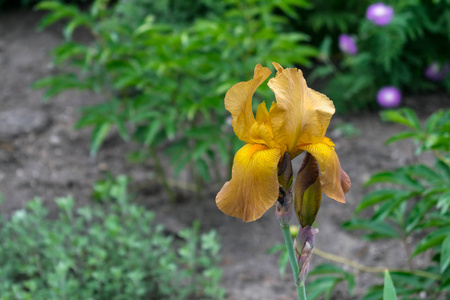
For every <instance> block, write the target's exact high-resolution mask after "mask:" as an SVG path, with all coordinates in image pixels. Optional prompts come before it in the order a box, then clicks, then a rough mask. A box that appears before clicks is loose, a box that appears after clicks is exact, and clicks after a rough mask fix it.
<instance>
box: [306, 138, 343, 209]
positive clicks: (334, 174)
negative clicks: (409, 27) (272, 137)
mask: <svg viewBox="0 0 450 300" xmlns="http://www.w3.org/2000/svg"><path fill="white" fill-rule="evenodd" d="M298 149H300V150H304V151H307V152H309V153H310V154H311V155H312V156H314V158H315V159H316V160H317V162H318V163H319V168H320V176H319V177H320V183H321V185H322V191H323V192H324V193H325V195H327V196H328V197H330V198H332V199H334V200H336V201H338V202H342V203H345V194H346V193H347V192H348V190H349V189H350V185H351V183H350V178H349V177H348V175H347V173H345V172H344V170H342V168H341V164H340V162H339V158H338V156H337V154H336V151H334V143H333V142H332V141H331V140H330V139H329V138H327V137H324V138H323V140H322V141H321V142H320V143H316V144H306V145H300V146H298Z"/></svg>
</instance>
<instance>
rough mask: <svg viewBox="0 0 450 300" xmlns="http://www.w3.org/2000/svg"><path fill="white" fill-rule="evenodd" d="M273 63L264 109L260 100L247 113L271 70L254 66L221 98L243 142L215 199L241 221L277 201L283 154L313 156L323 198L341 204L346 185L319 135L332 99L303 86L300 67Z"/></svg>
mask: <svg viewBox="0 0 450 300" xmlns="http://www.w3.org/2000/svg"><path fill="white" fill-rule="evenodd" d="M273 65H274V67H275V69H276V70H277V74H276V77H275V78H271V79H270V80H269V83H268V86H269V87H270V89H272V91H273V92H274V93H275V98H276V102H273V103H272V105H271V107H270V110H269V111H268V110H267V107H266V105H265V103H264V102H263V103H261V104H260V105H259V106H258V109H257V112H256V118H255V116H254V115H253V110H252V98H253V94H254V93H255V91H256V89H257V88H258V86H260V85H261V84H262V83H263V82H264V81H265V80H266V79H267V78H268V77H269V75H270V74H271V71H270V70H269V69H268V68H265V67H262V66H261V65H259V64H258V65H257V66H256V67H255V71H254V75H253V79H251V80H249V81H246V82H240V83H237V84H235V85H234V86H233V87H231V89H230V90H229V91H228V92H227V94H226V96H225V108H226V109H227V110H228V111H229V112H230V113H231V116H232V123H231V124H232V126H233V129H234V132H235V134H236V135H237V137H238V138H239V139H240V140H242V141H244V142H245V143H246V144H245V145H244V146H243V147H242V148H241V149H240V150H239V151H238V152H237V153H236V155H235V157H234V161H233V169H232V178H231V180H230V181H228V182H226V183H225V185H224V186H223V187H222V189H221V190H220V191H219V193H218V194H217V196H216V203H217V206H218V207H219V209H220V210H222V211H223V212H224V213H225V214H227V215H230V216H233V217H237V218H240V219H242V220H243V221H245V222H251V221H254V220H257V219H259V218H260V217H261V216H262V215H263V214H264V213H265V212H266V211H267V210H268V209H269V208H270V207H271V206H273V205H274V204H275V201H277V199H278V193H279V182H278V164H279V162H280V160H281V159H282V158H283V155H284V153H285V152H288V153H289V155H290V158H291V159H294V158H295V157H296V156H297V155H299V154H300V153H302V152H303V151H307V152H309V153H310V154H311V155H312V156H313V157H314V158H315V159H316V160H317V162H318V164H319V168H320V175H319V177H320V184H321V188H322V191H323V192H324V193H325V194H326V195H327V196H328V197H330V198H332V199H335V200H337V201H339V202H343V203H344V202H345V196H344V195H345V193H346V192H347V191H348V189H349V188H350V179H349V177H348V175H347V174H346V173H345V172H344V171H343V170H342V169H341V166H340V163H339V158H338V156H337V154H336V152H335V150H334V144H333V142H332V141H331V140H330V139H329V138H327V137H325V132H326V130H327V128H328V125H329V123H330V119H331V116H332V115H333V114H334V112H335V108H334V104H333V102H332V101H331V100H330V99H328V97H326V96H325V95H323V94H321V93H319V92H316V91H314V90H312V89H310V88H308V87H307V85H306V81H305V79H304V78H303V74H302V72H301V71H300V70H298V69H294V68H289V69H283V68H282V67H281V66H280V65H279V64H277V63H273Z"/></svg>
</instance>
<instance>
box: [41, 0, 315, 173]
mask: <svg viewBox="0 0 450 300" xmlns="http://www.w3.org/2000/svg"><path fill="white" fill-rule="evenodd" d="M187 3H188V2H186V1H150V0H130V1H124V0H122V1H117V3H116V4H114V5H113V4H110V5H108V1H102V0H97V1H94V3H93V4H92V6H91V8H90V10H88V11H82V10H80V9H79V8H77V7H76V6H71V5H65V4H61V3H58V2H54V1H44V2H41V3H39V4H38V5H37V9H39V10H47V11H49V12H50V13H49V14H48V15H47V16H46V17H45V18H44V19H43V20H42V21H41V24H40V26H39V28H40V29H42V28H44V27H46V26H49V25H51V24H53V23H55V22H56V21H59V20H61V19H64V20H66V22H67V23H66V26H65V27H64V30H63V33H64V36H65V38H66V42H64V43H63V44H61V45H60V46H58V47H56V48H55V49H54V51H53V57H54V63H55V64H56V65H57V66H58V67H59V68H60V69H61V70H62V72H61V73H60V74H59V75H56V76H51V77H47V78H44V79H41V80H39V81H38V82H36V83H35V84H34V87H36V88H43V89H46V91H45V94H44V99H46V100H47V99H49V98H51V97H53V96H55V95H56V94H58V93H60V92H63V91H65V90H68V89H79V90H90V91H95V92H98V93H101V94H102V96H103V99H104V101H103V102H102V103H100V104H98V105H94V106H90V107H86V108H84V109H83V110H82V116H81V118H80V119H79V120H78V123H77V127H79V128H81V127H91V128H93V131H92V143H91V155H95V154H96V153H97V151H98V150H99V148H100V147H101V144H102V142H103V141H104V139H105V138H106V136H107V135H108V133H109V132H110V131H111V130H112V129H114V128H115V129H116V130H117V132H118V133H119V134H120V136H121V137H122V138H123V139H124V140H134V141H137V142H138V143H140V144H142V145H144V146H145V148H144V147H143V150H142V152H143V153H141V154H138V155H134V157H135V158H137V157H140V158H143V159H146V158H148V157H149V156H151V155H150V154H149V153H151V151H149V150H148V149H153V150H157V149H162V148H164V153H165V154H167V155H168V156H169V157H170V160H171V164H172V167H173V168H174V170H176V171H180V170H182V169H184V168H185V167H186V166H187V165H191V166H192V168H191V169H193V170H195V173H194V175H195V177H199V176H200V179H201V180H209V179H210V178H211V175H212V174H220V173H221V172H219V171H218V170H217V168H218V167H219V166H218V163H217V161H218V160H221V161H222V162H223V163H225V164H229V162H230V154H232V153H233V152H234V150H235V148H236V145H238V141H237V140H236V138H235V137H233V135H231V134H229V132H230V131H231V127H230V126H229V124H228V123H227V121H226V118H227V117H228V116H229V114H228V113H227V112H226V111H225V110H224V107H223V98H224V94H225V92H226V90H228V89H229V88H230V87H231V86H232V85H233V84H235V83H237V82H239V81H241V80H248V79H250V78H251V76H252V70H253V68H254V67H255V65H256V64H257V63H261V64H263V65H266V66H269V65H271V62H272V61H277V62H279V63H281V64H282V65H286V66H289V65H292V64H303V65H308V64H309V63H310V60H309V59H310V58H311V57H314V56H315V55H316V54H317V51H316V49H315V48H314V47H311V46H309V45H306V44H305V41H307V40H308V36H307V35H305V34H303V33H300V32H289V31H287V30H286V26H285V25H286V23H287V18H286V17H284V16H283V15H279V14H277V13H275V11H280V10H281V11H283V12H284V13H285V14H287V15H289V16H290V17H296V10H295V9H296V8H298V7H302V6H305V5H306V4H307V3H306V2H302V1H292V0H283V1H259V0H246V1H235V0H227V1H220V2H217V1H211V0H202V1H196V2H194V3H191V2H189V4H187ZM79 28H84V30H86V31H88V32H90V33H91V35H92V37H93V40H92V42H91V43H81V42H77V41H76V39H75V38H74V36H73V34H74V32H75V31H76V30H77V29H79ZM268 91H269V89H268V88H267V87H266V89H265V90H264V91H263V92H262V94H263V95H265V94H267V92H268ZM153 159H154V160H158V159H157V158H155V157H153ZM195 177H194V178H195Z"/></svg>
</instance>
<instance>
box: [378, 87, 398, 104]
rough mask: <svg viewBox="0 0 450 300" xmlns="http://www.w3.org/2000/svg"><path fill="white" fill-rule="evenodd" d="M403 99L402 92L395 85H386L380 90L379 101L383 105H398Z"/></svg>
mask: <svg viewBox="0 0 450 300" xmlns="http://www.w3.org/2000/svg"><path fill="white" fill-rule="evenodd" d="M401 101H402V93H401V92H400V90H399V89H398V88H396V87H394V86H385V87H383V88H382V89H380V90H379V91H378V94H377V102H378V104H379V105H380V106H382V107H386V108H391V107H397V106H399V105H400V102H401Z"/></svg>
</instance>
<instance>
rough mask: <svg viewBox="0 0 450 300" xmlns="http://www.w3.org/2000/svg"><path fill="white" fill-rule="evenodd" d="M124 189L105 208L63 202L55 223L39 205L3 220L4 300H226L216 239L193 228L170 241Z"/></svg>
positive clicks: (109, 192) (0, 265)
mask: <svg viewBox="0 0 450 300" xmlns="http://www.w3.org/2000/svg"><path fill="white" fill-rule="evenodd" d="M126 181H127V179H126V178H125V177H118V178H117V179H116V180H115V183H113V184H112V186H111V188H110V189H103V190H102V191H99V190H98V189H97V194H98V195H99V196H100V197H101V198H106V197H109V200H110V201H109V202H108V203H107V204H103V205H94V206H92V207H91V206H85V207H80V208H74V206H75V204H74V201H73V199H72V198H70V197H66V198H58V199H56V200H55V202H56V204H57V206H58V214H57V216H56V217H55V218H51V219H50V218H48V212H47V210H46V208H45V207H44V206H43V204H42V201H40V200H39V199H34V200H33V201H31V202H29V203H28V205H27V208H26V209H22V210H18V211H16V212H15V213H14V214H13V215H12V217H11V219H10V220H8V219H6V218H4V217H2V218H1V220H0V223H1V229H0V239H1V240H2V244H1V249H0V274H1V275H0V277H1V280H0V299H5V300H6V299H8V300H9V299H36V300H39V299H46V300H47V299H108V300H110V299H194V298H195V299H223V298H224V291H223V290H222V289H221V288H220V287H219V281H220V277H221V274H222V271H221V270H220V269H219V268H218V267H217V263H218V260H219V257H218V252H219V248H220V246H219V244H218V241H217V239H218V237H217V234H216V233H215V232H214V231H211V232H209V233H205V234H201V233H200V230H199V229H200V228H199V227H200V225H199V223H194V225H193V227H192V228H186V229H184V230H182V231H181V232H179V233H178V235H177V236H176V239H175V238H174V237H172V236H168V235H167V234H165V233H164V229H163V227H162V226H161V225H159V224H156V223H155V220H154V219H155V215H154V213H152V212H150V211H147V210H146V209H145V208H143V207H141V206H138V205H135V204H132V203H130V202H129V201H128V200H127V198H128V197H127V196H126ZM97 187H98V186H97Z"/></svg>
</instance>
